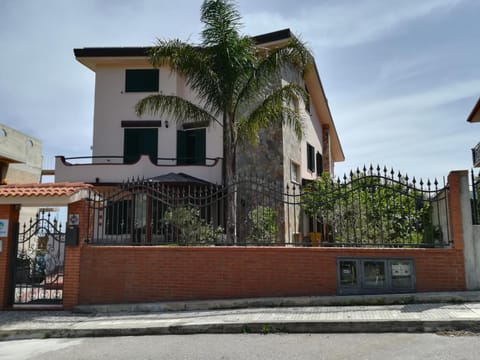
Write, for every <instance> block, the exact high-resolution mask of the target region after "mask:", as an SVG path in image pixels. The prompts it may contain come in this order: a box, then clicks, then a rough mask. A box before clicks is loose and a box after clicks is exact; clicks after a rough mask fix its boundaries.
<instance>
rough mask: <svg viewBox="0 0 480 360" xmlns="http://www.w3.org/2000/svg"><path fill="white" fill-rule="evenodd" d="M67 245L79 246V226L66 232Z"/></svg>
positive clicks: (71, 227)
mask: <svg viewBox="0 0 480 360" xmlns="http://www.w3.org/2000/svg"><path fill="white" fill-rule="evenodd" d="M65 245H66V246H77V245H78V226H69V227H67V231H66V232H65Z"/></svg>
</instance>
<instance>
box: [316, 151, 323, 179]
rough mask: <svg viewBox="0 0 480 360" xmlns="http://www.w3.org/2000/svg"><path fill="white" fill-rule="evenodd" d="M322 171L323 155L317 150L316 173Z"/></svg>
mask: <svg viewBox="0 0 480 360" xmlns="http://www.w3.org/2000/svg"><path fill="white" fill-rule="evenodd" d="M322 173H323V157H322V154H320V153H319V152H317V175H318V176H320V175H322Z"/></svg>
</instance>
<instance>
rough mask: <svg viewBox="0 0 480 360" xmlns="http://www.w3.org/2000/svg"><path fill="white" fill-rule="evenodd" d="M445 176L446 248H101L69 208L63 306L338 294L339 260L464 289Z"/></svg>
mask: <svg viewBox="0 0 480 360" xmlns="http://www.w3.org/2000/svg"><path fill="white" fill-rule="evenodd" d="M462 174H463V173H462V172H452V173H450V175H449V178H448V183H449V198H448V203H449V207H450V226H451V239H452V240H453V244H452V248H449V249H367V248H289V247H271V248H269V247H263V248H262V247H257V248H255V247H246V248H242V247H163V246H158V247H155V246H152V247H142V246H139V247H120V246H118V247H116V246H115V247H113V246H110V247H101V246H91V245H88V244H86V243H85V242H84V240H85V239H86V238H87V228H86V224H88V223H90V224H91V223H92V222H91V221H90V222H88V219H87V216H88V211H87V205H86V202H85V201H84V200H82V201H79V202H75V203H72V204H70V205H69V214H79V215H80V228H79V245H77V246H67V247H66V254H65V273H64V276H65V279H64V308H65V309H71V308H73V307H74V306H75V305H77V304H102V303H125V302H152V301H169V300H200V299H227V298H247V297H248V298H250V297H281V296H315V295H333V294H335V293H336V290H337V289H336V260H337V257H340V256H342V257H349V258H355V257H357V258H412V259H414V261H415V271H416V291H419V292H422V291H461V290H465V288H466V285H465V265H464V256H463V230H462V222H461V216H462V214H461V203H460V190H459V181H458V178H459V176H461V175H462ZM17 208H18V206H16V205H0V218H8V219H9V221H10V224H13V223H14V222H18V209H17ZM12 235H13V226H12V227H10V228H9V237H8V238H2V240H3V251H2V253H0V309H5V308H6V307H7V295H8V294H7V292H8V279H9V274H10V268H11V266H10V264H9V261H10V259H9V254H10V252H11V251H10V250H11V246H12V242H11V239H12V238H13V236H12Z"/></svg>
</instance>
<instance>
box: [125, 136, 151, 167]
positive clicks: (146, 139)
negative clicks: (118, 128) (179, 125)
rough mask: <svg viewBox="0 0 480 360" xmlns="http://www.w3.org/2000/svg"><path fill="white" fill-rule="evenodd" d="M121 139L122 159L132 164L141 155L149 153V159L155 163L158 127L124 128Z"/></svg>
mask: <svg viewBox="0 0 480 360" xmlns="http://www.w3.org/2000/svg"><path fill="white" fill-rule="evenodd" d="M124 131H125V132H124V140H123V161H124V163H125V164H133V163H136V162H137V161H138V160H140V156H141V155H149V156H150V161H151V162H152V163H154V164H156V163H157V157H158V156H157V153H158V129H125V130H124Z"/></svg>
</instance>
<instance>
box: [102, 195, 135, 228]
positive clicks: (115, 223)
mask: <svg viewBox="0 0 480 360" xmlns="http://www.w3.org/2000/svg"><path fill="white" fill-rule="evenodd" d="M132 213H133V211H132V201H131V200H120V201H112V202H110V203H109V204H108V206H107V208H106V224H105V234H106V235H120V234H129V233H130V232H131V229H132Z"/></svg>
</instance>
